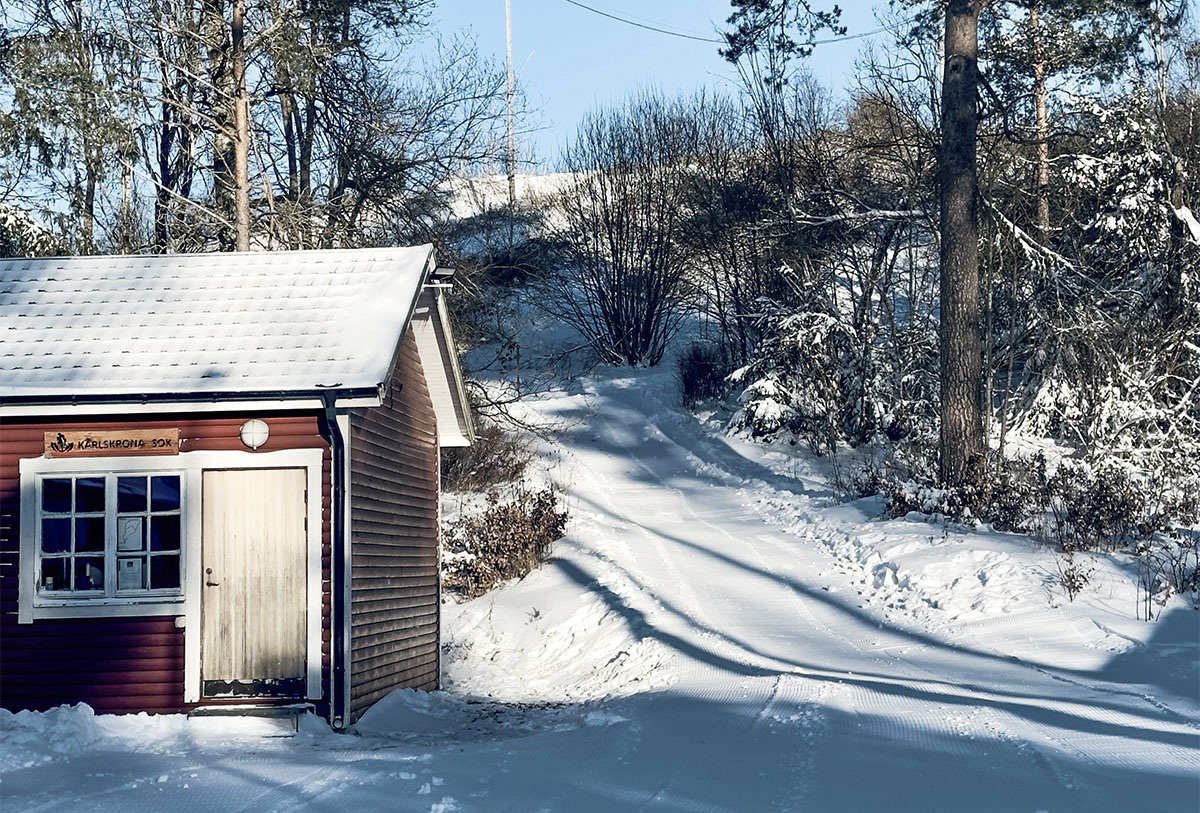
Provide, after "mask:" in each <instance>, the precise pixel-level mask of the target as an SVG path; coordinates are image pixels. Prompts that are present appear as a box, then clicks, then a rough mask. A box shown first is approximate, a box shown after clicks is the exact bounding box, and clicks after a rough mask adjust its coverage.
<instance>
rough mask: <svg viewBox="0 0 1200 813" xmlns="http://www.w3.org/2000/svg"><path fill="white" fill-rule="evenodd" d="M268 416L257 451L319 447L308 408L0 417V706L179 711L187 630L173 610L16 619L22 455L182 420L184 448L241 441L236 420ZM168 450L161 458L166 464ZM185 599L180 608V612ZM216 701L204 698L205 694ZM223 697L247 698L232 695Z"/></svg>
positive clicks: (325, 540) (325, 480) (323, 708)
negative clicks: (56, 436)
mask: <svg viewBox="0 0 1200 813" xmlns="http://www.w3.org/2000/svg"><path fill="white" fill-rule="evenodd" d="M252 417H257V418H262V419H264V420H266V422H267V423H268V425H269V426H270V428H271V436H270V439H269V440H268V441H267V443H266V444H265V445H264V446H262V447H261V448H260V449H259V451H260V452H270V451H278V450H281V449H309V448H325V449H328V444H326V442H325V441H324V440H323V439H322V438H321V436H320V432H319V429H318V421H317V418H316V416H315V415H298V414H293V415H275V416H270V415H263V414H239V415H237V416H236V417H220V418H213V417H208V416H199V415H178V416H172V417H170V418H167V419H155V420H143V419H141V418H138V419H130V420H126V421H122V420H118V419H113V418H112V417H109V416H105V417H103V418H97V419H95V420H76V421H72V422H66V421H63V420H61V419H45V420H34V419H22V420H19V421H16V420H14V421H7V420H6V421H5V422H4V424H3V425H0V707H3V708H6V709H10V710H12V711H17V710H20V709H35V710H42V709H47V708H51V707H53V706H57V705H61V704H63V703H79V702H83V703H87V704H88V705H90V706H92V707H93V708H94V709H95V710H96V711H98V712H119V713H124V712H138V711H147V712H182V711H187V710H189V709H190V708H191V706H189V705H187V704H185V703H184V702H183V691H184V685H183V683H184V680H183V669H184V631H183V630H181V629H176V627H175V616H173V615H168V616H153V617H121V618H78V619H53V620H39V621H35V622H33V623H32V624H18V623H17V603H18V581H19V578H20V574H19V572H18V569H19V566H20V527H19V525H20V471H19V465H20V460H21V459H23V458H27V457H41V456H42V453H43V445H42V443H43V433H44V432H46V431H49V430H51V429H53V430H55V431H57V430H59V429H64V430H79V431H85V430H86V431H95V430H98V429H119V428H122V427H132V426H136V427H138V428H173V427H179V429H180V445H181V449H182V450H183V452H184V453H187V452H190V451H201V450H213V451H227V450H237V451H245V450H246V449H245V447H244V446H243V445H242V443H241V440H240V438H239V437H238V429H239V428H240V427H241V425H242V423H243V422H244V421H245V420H247V419H248V418H252ZM329 458H330V456H329V453H328V451H326V453H325V462H324V465H323V467H322V469H323V470H322V475H321V480H322V489H321V490H322V497H321V501H322V505H321V538H322V552H321V582H322V593H323V597H322V622H321V625H322V632H321V641H322V643H321V659H322V669H321V694H322V697H323V700H322V701H321V703H320V704H318V705H319V707H318V711H319V712H320V713H322V714H328V698H329V651H330V644H329V642H330V634H329V629H330V628H329V608H330V601H329V578H330V548H329V544H330V543H329V540H330V536H329V531H330V496H329V495H330V479H329V477H330V470H329V465H330V459H329ZM173 459H174V458H164V459H163V463H164V466H170V465H171V461H172V460H173ZM182 611H183V610H182V607H181V608H180V613H181V614H182ZM211 702H214V701H206V704H208V703H211ZM229 702H244V701H239V700H237V699H234V700H231V701H229Z"/></svg>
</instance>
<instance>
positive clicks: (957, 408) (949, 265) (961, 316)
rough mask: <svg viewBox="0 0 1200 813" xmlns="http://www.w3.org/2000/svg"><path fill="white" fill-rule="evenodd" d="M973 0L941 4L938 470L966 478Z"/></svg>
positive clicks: (973, 175) (969, 447) (972, 330)
mask: <svg viewBox="0 0 1200 813" xmlns="http://www.w3.org/2000/svg"><path fill="white" fill-rule="evenodd" d="M979 11H980V6H979V4H978V2H969V1H968V0H951V2H949V3H948V5H947V9H946V36H945V63H944V73H943V79H942V143H941V156H940V161H939V167H938V174H939V183H940V186H941V231H942V233H941V265H942V268H941V378H942V381H941V395H942V404H941V411H942V416H941V417H942V428H941V452H942V456H941V474H942V481H943V482H944V483H945V484H947V485H951V486H954V485H962V484H965V483H967V482H970V481H971V480H972V479H973V477H972V472H973V469H974V467H975V466H976V465H977V464H976V458H978V457H979V456H981V455H982V454H983V423H982V420H981V410H980V399H981V393H982V382H983V366H982V365H983V361H982V343H981V339H980V335H979V334H980V324H979V216H978V205H977V201H978V192H979V178H978V175H977V172H976V167H975V149H976V147H975V139H976V132H977V128H978V110H977V106H976V93H977V86H978V81H979V80H978V65H977V58H978V50H979Z"/></svg>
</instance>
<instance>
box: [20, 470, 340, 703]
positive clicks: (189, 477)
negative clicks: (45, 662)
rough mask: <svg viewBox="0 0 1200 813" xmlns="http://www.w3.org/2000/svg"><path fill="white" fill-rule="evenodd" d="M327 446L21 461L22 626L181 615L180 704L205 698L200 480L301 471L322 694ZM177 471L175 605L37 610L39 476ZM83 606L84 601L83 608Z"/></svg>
mask: <svg viewBox="0 0 1200 813" xmlns="http://www.w3.org/2000/svg"><path fill="white" fill-rule="evenodd" d="M324 456H325V449H323V448H312V449H286V450H283V451H278V452H257V453H256V452H248V451H196V452H184V453H182V454H179V455H177V456H170V457H168V456H165V455H164V456H155V457H93V458H86V459H62V458H43V457H32V458H25V459H23V460H21V461H20V466H19V469H20V475H21V540H20V543H21V566H20V573H19V578H18V584H19V591H18V595H19V604H18V621H19V622H20V623H30V622H32V621H34V620H35V619H42V618H86V617H94V616H148V615H175V616H181V617H182V619H183V625H184V656H183V661H184V670H183V671H184V692H183V702H185V703H197V702H199V701H200V680H201V674H200V641H201V636H200V632H201V630H200V623H201V605H200V600H201V595H202V594H201V584H200V582H201V568H200V562H201V561H202V559H201V556H202V540H203V530H204V529H203V527H202V522H201V517H202V515H203V512H202V511H201V507H200V501H201V498H202V497H201V495H202V489H203V481H202V475H203V472H204V470H206V469H277V468H303V469H306V471H307V485H308V548H307V570H308V573H307V588H306V589H307V590H308V603H307V607H308V618H307V628H306V648H307V652H306V658H307V664H308V666H307V674H306V684H307V686H306V689H307V692H306V693H307V695H308V697H309V698H310V699H313V698H320V696H321V597H322V596H321V542H322V540H321V503H322V500H323V494H322V492H321V474H322V469H323V464H324V459H325V458H324ZM155 470H157V471H172V472H179V474H180V476H181V478H182V480H181V483H180V491H181V497H182V502H181V518H180V526H181V528H182V529H183V534H184V539H183V544H182V554H183V556H182V561H181V562H180V568H181V570H182V572H181V573H180V585H181V587H182V590H183V595H182V596H180V597H178V598H174V599H172V600H171V601H163V600H161V599H159V600H157V601H155V600H152V599H147V598H140V597H139V598H136V599H105V600H102V601H100V600H95V599H80V600H64V601H62V602H56V603H55V606H49V607H43V606H37V607H35V606H34V604H35V602H34V598H35V589H34V588H35V579H34V578H33V577H32V574H33V573H34V571H35V570H36V556H37V550H36V542H37V534H36V521H37V500H36V496H37V494H36V488H37V478H38V477H39V476H41V475H45V474H59V473H62V474H64V475H67V474H89V473H94V472H106V473H107V472H126V471H155ZM85 602H86V603H85Z"/></svg>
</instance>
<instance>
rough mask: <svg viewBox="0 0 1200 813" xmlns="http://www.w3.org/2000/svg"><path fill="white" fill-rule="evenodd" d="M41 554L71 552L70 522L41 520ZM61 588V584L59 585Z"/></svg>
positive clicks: (65, 520)
mask: <svg viewBox="0 0 1200 813" xmlns="http://www.w3.org/2000/svg"><path fill="white" fill-rule="evenodd" d="M42 552H43V553H70V552H71V520H70V519H68V518H66V517H64V518H63V519H43V520H42ZM59 588H60V589H61V588H62V584H61V583H60V584H59Z"/></svg>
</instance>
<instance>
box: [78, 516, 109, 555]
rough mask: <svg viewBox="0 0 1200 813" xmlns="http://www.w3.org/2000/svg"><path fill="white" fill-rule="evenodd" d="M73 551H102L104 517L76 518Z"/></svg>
mask: <svg viewBox="0 0 1200 813" xmlns="http://www.w3.org/2000/svg"><path fill="white" fill-rule="evenodd" d="M75 552H76V553H92V552H99V553H103V552H104V517H78V518H76V520H75Z"/></svg>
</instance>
